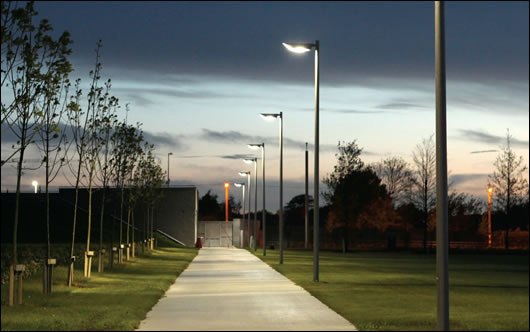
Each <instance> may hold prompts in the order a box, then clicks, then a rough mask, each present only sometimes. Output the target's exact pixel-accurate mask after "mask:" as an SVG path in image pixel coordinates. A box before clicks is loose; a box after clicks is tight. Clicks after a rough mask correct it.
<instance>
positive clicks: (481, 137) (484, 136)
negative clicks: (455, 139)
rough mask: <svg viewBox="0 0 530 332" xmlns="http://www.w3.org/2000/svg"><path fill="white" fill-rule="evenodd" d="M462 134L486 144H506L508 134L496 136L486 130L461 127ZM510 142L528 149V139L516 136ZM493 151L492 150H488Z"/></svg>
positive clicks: (464, 136)
mask: <svg viewBox="0 0 530 332" xmlns="http://www.w3.org/2000/svg"><path fill="white" fill-rule="evenodd" d="M459 132H460V135H461V137H462V138H463V139H465V140H469V141H473V142H479V143H486V144H496V145H498V146H503V145H505V144H506V136H496V135H491V134H488V133H486V132H485V131H478V130H470V129H459ZM510 144H511V145H512V146H513V147H519V148H526V149H528V141H524V140H519V139H516V138H513V137H511V138H510ZM488 152H491V151H488Z"/></svg>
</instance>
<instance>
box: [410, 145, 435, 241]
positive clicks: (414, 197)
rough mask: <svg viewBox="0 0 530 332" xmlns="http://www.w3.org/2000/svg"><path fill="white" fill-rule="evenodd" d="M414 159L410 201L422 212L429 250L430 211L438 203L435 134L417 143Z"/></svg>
mask: <svg viewBox="0 0 530 332" xmlns="http://www.w3.org/2000/svg"><path fill="white" fill-rule="evenodd" d="M412 160H413V164H414V168H415V169H414V173H413V174H412V176H413V177H412V183H413V186H412V190H411V193H410V201H411V203H413V204H414V205H415V206H416V207H417V208H418V209H419V210H420V211H421V212H422V218H421V223H422V225H423V248H424V249H425V250H427V230H428V222H429V212H430V211H431V210H432V209H433V208H434V206H435V204H436V190H435V189H436V168H435V167H436V151H435V148H434V141H433V135H431V136H430V137H429V138H427V139H423V140H422V142H421V144H418V145H416V147H415V149H414V151H412Z"/></svg>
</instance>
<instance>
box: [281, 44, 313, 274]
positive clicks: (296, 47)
mask: <svg viewBox="0 0 530 332" xmlns="http://www.w3.org/2000/svg"><path fill="white" fill-rule="evenodd" d="M283 46H285V48H286V49H288V50H289V51H291V52H294V53H306V52H309V51H311V50H312V49H313V48H314V49H315V151H314V154H315V171H314V174H315V175H314V177H315V180H314V187H315V188H314V194H313V202H314V205H313V206H314V208H313V281H318V280H319V277H318V272H319V270H318V259H319V257H318V256H319V249H320V248H319V247H320V240H319V220H318V219H319V206H318V197H319V192H318V181H319V179H318V149H319V131H318V129H319V128H318V123H319V109H320V107H319V101H320V94H319V89H320V78H319V66H318V65H319V58H320V42H319V41H318V40H315V42H314V43H283Z"/></svg>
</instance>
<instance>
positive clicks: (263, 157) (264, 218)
mask: <svg viewBox="0 0 530 332" xmlns="http://www.w3.org/2000/svg"><path fill="white" fill-rule="evenodd" d="M261 170H262V172H263V177H262V180H263V211H262V213H263V215H262V219H263V256H267V237H266V234H267V233H265V225H266V223H265V220H266V218H267V213H266V212H265V211H266V210H265V143H261Z"/></svg>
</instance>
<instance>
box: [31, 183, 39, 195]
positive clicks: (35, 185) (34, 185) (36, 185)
mask: <svg viewBox="0 0 530 332" xmlns="http://www.w3.org/2000/svg"><path fill="white" fill-rule="evenodd" d="M31 185H32V186H33V187H35V194H36V193H37V187H38V186H39V183H38V182H37V181H35V180H33V181H32V182H31Z"/></svg>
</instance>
